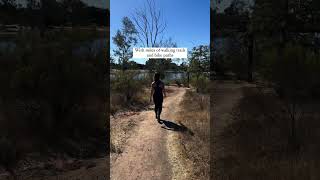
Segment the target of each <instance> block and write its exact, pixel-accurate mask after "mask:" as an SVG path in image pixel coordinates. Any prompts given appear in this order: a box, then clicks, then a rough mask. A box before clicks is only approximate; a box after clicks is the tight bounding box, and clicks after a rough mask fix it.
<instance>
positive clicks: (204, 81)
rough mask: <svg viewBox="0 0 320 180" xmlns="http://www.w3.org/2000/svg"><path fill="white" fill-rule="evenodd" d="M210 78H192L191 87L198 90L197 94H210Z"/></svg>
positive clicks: (201, 76) (200, 76)
mask: <svg viewBox="0 0 320 180" xmlns="http://www.w3.org/2000/svg"><path fill="white" fill-rule="evenodd" d="M209 82H210V80H209V78H208V77H206V76H205V75H199V76H198V77H192V78H191V85H192V86H194V87H195V88H196V91H197V92H201V93H206V92H209V85H210V84H209Z"/></svg>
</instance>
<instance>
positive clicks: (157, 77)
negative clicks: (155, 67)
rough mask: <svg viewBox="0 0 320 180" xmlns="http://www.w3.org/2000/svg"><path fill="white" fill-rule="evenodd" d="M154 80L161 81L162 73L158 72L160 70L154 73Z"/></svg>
mask: <svg viewBox="0 0 320 180" xmlns="http://www.w3.org/2000/svg"><path fill="white" fill-rule="evenodd" d="M153 80H154V81H159V80H160V73H158V72H156V73H154V77H153Z"/></svg>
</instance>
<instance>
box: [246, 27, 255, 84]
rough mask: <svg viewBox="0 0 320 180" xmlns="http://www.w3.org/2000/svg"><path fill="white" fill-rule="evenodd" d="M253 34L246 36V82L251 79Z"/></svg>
mask: <svg viewBox="0 0 320 180" xmlns="http://www.w3.org/2000/svg"><path fill="white" fill-rule="evenodd" d="M253 40H254V38H253V34H251V33H250V34H249V37H248V79H247V80H248V82H252V81H253Z"/></svg>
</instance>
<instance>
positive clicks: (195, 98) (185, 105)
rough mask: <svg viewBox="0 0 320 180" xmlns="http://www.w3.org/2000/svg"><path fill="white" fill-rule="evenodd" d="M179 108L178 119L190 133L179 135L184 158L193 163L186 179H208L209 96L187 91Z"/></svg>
mask: <svg viewBox="0 0 320 180" xmlns="http://www.w3.org/2000/svg"><path fill="white" fill-rule="evenodd" d="M181 106H182V109H181V112H180V113H179V114H180V115H179V119H181V120H182V121H181V122H182V123H183V124H184V125H185V126H186V127H188V128H189V132H192V133H183V134H180V135H181V138H180V141H181V143H182V145H183V147H184V151H185V156H186V158H188V159H189V161H190V162H193V164H192V168H193V169H192V173H191V176H190V177H189V178H188V179H197V180H198V179H209V169H210V168H209V167H210V164H209V153H210V135H209V133H210V129H209V128H210V114H209V95H204V94H198V93H195V92H193V91H191V90H188V91H187V92H186V94H185V97H184V100H183V101H182V102H181Z"/></svg>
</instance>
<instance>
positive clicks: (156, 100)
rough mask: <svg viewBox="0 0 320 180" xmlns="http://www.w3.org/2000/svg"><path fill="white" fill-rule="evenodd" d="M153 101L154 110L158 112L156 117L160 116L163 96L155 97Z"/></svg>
mask: <svg viewBox="0 0 320 180" xmlns="http://www.w3.org/2000/svg"><path fill="white" fill-rule="evenodd" d="M153 102H154V112H155V113H156V118H160V114H161V111H162V102H163V98H155V97H153Z"/></svg>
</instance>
